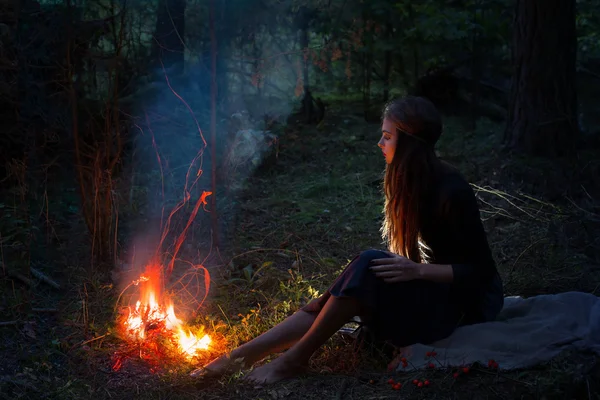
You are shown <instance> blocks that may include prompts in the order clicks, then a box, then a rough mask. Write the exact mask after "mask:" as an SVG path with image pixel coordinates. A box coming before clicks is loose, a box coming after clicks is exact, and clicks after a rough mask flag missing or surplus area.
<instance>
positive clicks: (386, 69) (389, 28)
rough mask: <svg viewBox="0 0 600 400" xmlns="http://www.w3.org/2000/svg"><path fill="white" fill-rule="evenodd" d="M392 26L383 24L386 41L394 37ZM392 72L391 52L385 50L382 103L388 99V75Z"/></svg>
mask: <svg viewBox="0 0 600 400" xmlns="http://www.w3.org/2000/svg"><path fill="white" fill-rule="evenodd" d="M393 29H394V27H393V25H392V24H391V23H390V22H388V23H386V24H385V31H386V34H387V40H388V41H389V42H391V41H392V38H393V36H394V33H393ZM391 72H392V50H391V49H386V50H385V54H384V60H383V102H384V103H386V102H387V101H388V100H389V98H390V74H391Z"/></svg>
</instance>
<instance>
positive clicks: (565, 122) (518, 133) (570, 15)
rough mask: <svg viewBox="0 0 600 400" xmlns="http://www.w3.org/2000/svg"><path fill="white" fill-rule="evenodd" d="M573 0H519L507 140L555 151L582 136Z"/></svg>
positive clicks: (524, 146) (526, 147)
mask: <svg viewBox="0 0 600 400" xmlns="http://www.w3.org/2000/svg"><path fill="white" fill-rule="evenodd" d="M576 46H577V37H576V30H575V0H518V1H517V5H516V12H515V19H514V27H513V66H514V71H513V78H512V82H511V93H510V106H509V111H508V124H507V127H506V132H505V136H504V139H505V142H506V144H507V145H508V146H509V147H510V148H514V149H519V150H524V151H525V152H527V153H529V154H535V155H546V156H554V155H561V154H563V153H564V152H566V151H568V150H570V149H573V145H574V144H575V142H576V139H577V137H578V136H579V131H578V127H577V118H576V116H577V94H576V89H575V63H576V55H577V47H576Z"/></svg>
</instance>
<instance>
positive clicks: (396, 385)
mask: <svg viewBox="0 0 600 400" xmlns="http://www.w3.org/2000/svg"><path fill="white" fill-rule="evenodd" d="M401 387H402V385H401V384H399V383H396V384H395V385H394V386H392V389H394V390H400V388H401Z"/></svg>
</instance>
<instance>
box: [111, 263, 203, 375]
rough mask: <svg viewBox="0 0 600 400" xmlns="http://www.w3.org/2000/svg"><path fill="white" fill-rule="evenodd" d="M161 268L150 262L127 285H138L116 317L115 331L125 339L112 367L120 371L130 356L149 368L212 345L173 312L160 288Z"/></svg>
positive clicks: (201, 350) (169, 300)
mask: <svg viewBox="0 0 600 400" xmlns="http://www.w3.org/2000/svg"><path fill="white" fill-rule="evenodd" d="M162 285H163V271H162V268H161V265H160V264H159V263H150V264H149V265H148V266H147V267H146V270H145V271H144V273H143V274H142V275H140V277H139V278H138V279H136V280H134V281H133V282H131V283H130V285H129V286H128V287H131V286H136V287H137V288H139V299H138V300H137V301H136V303H135V305H132V306H127V307H123V308H122V309H121V313H120V314H121V316H120V318H119V320H118V324H117V326H118V330H119V331H120V334H121V336H122V337H123V338H124V339H126V344H125V346H124V347H123V348H122V350H121V351H119V352H117V353H115V359H114V363H113V370H119V369H120V368H121V366H122V363H123V361H124V360H125V359H126V358H128V357H131V356H135V357H139V358H141V359H143V360H145V361H148V362H149V363H150V364H153V365H152V366H153V368H152V370H156V369H157V368H158V367H160V365H163V364H167V363H168V362H169V361H172V362H178V361H181V359H182V358H183V359H185V360H187V361H192V360H193V359H194V357H197V356H199V355H200V352H206V351H208V350H209V348H210V346H211V343H212V341H211V337H210V336H209V335H208V334H205V333H203V331H204V328H203V327H201V328H200V333H197V332H196V333H194V332H192V331H191V330H190V329H186V327H185V325H184V323H183V321H182V320H181V319H179V318H178V317H177V315H176V314H175V305H174V303H173V301H172V299H171V298H170V296H168V295H167V294H166V293H164V292H163V290H162Z"/></svg>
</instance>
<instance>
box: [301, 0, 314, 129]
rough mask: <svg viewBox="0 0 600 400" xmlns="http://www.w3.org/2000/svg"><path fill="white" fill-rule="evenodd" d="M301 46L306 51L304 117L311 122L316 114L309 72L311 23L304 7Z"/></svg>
mask: <svg viewBox="0 0 600 400" xmlns="http://www.w3.org/2000/svg"><path fill="white" fill-rule="evenodd" d="M300 18H301V20H300V26H301V31H300V47H301V48H302V51H304V52H305V55H304V64H303V70H302V81H303V84H304V97H303V98H302V109H303V111H304V118H305V119H306V123H311V122H312V120H313V115H314V108H313V100H312V94H311V93H310V85H309V81H308V80H309V74H308V63H309V62H310V61H309V60H310V53H309V50H308V44H309V43H308V42H309V40H308V29H309V25H310V18H309V14H308V11H307V10H305V9H303V10H302V11H301V12H300Z"/></svg>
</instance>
